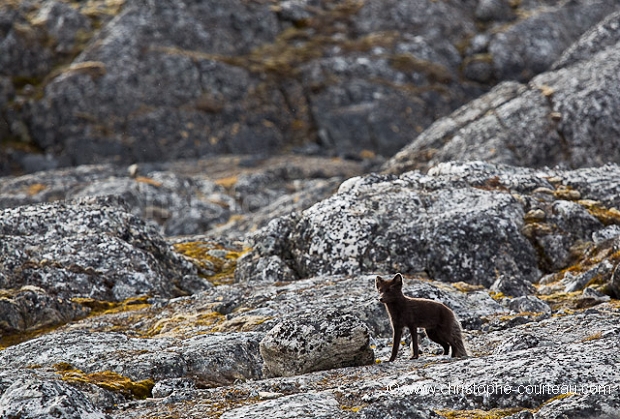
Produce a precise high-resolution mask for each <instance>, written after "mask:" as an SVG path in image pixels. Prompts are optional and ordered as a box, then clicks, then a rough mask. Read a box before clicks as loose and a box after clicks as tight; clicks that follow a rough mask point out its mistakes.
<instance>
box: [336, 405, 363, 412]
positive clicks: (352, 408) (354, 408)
mask: <svg viewBox="0 0 620 419" xmlns="http://www.w3.org/2000/svg"><path fill="white" fill-rule="evenodd" d="M366 406H368V404H367V403H366V404H361V405H359V406H345V405H341V406H340V410H344V411H347V412H353V413H357V412H359V411H360V410H362V409H363V408H365V407H366Z"/></svg>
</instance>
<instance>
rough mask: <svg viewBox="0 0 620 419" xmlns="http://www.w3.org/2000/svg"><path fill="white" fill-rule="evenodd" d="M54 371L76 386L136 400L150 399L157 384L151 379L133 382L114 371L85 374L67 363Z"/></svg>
mask: <svg viewBox="0 0 620 419" xmlns="http://www.w3.org/2000/svg"><path fill="white" fill-rule="evenodd" d="M54 369H55V370H56V373H57V374H59V375H60V376H61V377H62V380H63V381H67V382H69V383H76V384H94V385H96V386H98V387H101V388H103V389H106V390H109V391H113V392H115V393H121V394H122V395H124V396H126V397H131V398H134V399H146V398H147V397H150V396H151V390H152V389H153V386H154V385H155V382H154V381H153V380H151V379H147V380H140V381H132V380H131V379H130V378H128V377H125V376H123V375H121V374H118V373H116V372H114V371H100V372H93V373H85V372H83V371H81V370H79V369H77V368H74V367H73V366H72V365H71V364H69V363H67V362H60V363H58V364H56V365H54Z"/></svg>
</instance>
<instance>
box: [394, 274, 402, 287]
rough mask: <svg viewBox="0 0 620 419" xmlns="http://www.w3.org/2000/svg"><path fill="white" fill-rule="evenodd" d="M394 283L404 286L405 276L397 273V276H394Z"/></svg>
mask: <svg viewBox="0 0 620 419" xmlns="http://www.w3.org/2000/svg"><path fill="white" fill-rule="evenodd" d="M392 281H393V282H394V283H395V284H398V285H403V276H402V275H401V274H400V273H397V274H396V275H394V278H392Z"/></svg>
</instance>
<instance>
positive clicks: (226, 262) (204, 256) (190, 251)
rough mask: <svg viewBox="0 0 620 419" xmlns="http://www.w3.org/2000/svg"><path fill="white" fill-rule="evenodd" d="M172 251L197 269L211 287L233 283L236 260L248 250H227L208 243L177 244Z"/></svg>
mask: <svg viewBox="0 0 620 419" xmlns="http://www.w3.org/2000/svg"><path fill="white" fill-rule="evenodd" d="M174 249H175V250H176V251H177V252H179V253H181V254H182V255H184V256H185V257H187V258H188V259H189V260H190V262H192V263H193V264H194V265H196V266H197V267H198V268H199V273H200V275H201V276H203V277H204V278H205V279H207V280H208V281H210V282H211V283H212V284H213V285H223V284H230V283H232V282H233V281H234V273H235V269H236V268H237V259H239V258H240V257H241V256H242V255H243V254H245V253H247V252H248V251H249V249H239V248H236V249H227V248H225V247H224V246H222V245H221V244H218V243H215V242H209V241H194V242H187V243H177V244H175V245H174Z"/></svg>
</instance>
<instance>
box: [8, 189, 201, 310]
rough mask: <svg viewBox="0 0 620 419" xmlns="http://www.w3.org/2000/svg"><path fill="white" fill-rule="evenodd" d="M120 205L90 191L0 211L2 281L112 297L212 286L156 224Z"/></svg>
mask: <svg viewBox="0 0 620 419" xmlns="http://www.w3.org/2000/svg"><path fill="white" fill-rule="evenodd" d="M110 204H112V205H110ZM120 206H122V202H121V200H119V199H111V198H92V199H86V200H83V201H81V202H75V203H55V204H45V205H40V206H26V207H18V208H9V209H3V210H1V211H0V220H1V223H0V235H1V236H2V242H1V243H0V249H1V252H2V254H3V255H4V256H3V263H2V266H1V270H0V286H2V288H20V287H22V286H24V285H35V286H38V287H41V288H43V289H44V290H46V291H48V292H50V293H53V294H57V295H59V296H61V297H63V298H71V297H89V298H95V299H100V300H109V301H121V300H124V299H127V298H129V297H134V296H138V295H143V294H150V295H159V296H166V297H172V296H178V295H184V294H188V293H192V292H196V291H199V290H204V289H206V288H208V287H209V286H210V285H209V284H208V282H206V281H205V280H203V279H201V278H199V277H198V276H197V275H196V269H195V267H194V266H193V265H191V264H190V263H189V262H187V261H186V260H185V259H183V258H182V257H181V256H180V255H178V254H177V253H175V252H173V251H172V248H171V247H170V245H168V244H167V243H166V242H165V241H164V240H163V238H162V237H161V236H160V235H159V234H158V233H157V231H156V230H154V229H153V228H150V227H148V226H147V225H146V224H144V222H143V221H142V220H140V219H138V218H136V217H135V216H133V215H131V214H130V213H128V212H126V210H124V209H122V208H120Z"/></svg>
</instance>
